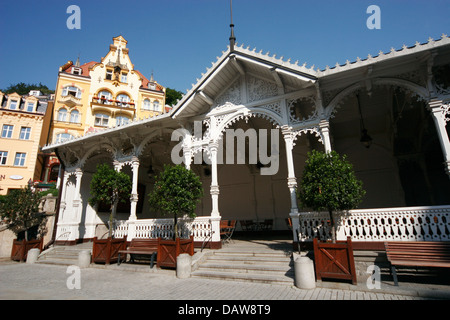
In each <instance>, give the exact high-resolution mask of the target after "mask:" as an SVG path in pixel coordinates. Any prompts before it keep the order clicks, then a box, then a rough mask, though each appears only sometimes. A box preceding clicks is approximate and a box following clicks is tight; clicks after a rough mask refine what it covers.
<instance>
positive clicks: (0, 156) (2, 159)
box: [0, 151, 8, 166]
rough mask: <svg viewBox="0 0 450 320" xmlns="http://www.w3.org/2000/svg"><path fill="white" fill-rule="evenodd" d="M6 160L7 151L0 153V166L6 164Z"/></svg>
mask: <svg viewBox="0 0 450 320" xmlns="http://www.w3.org/2000/svg"><path fill="white" fill-rule="evenodd" d="M7 159H8V151H0V166H4V165H5V164H6V160H7Z"/></svg>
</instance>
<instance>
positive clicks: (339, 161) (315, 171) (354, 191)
mask: <svg viewBox="0 0 450 320" xmlns="http://www.w3.org/2000/svg"><path fill="white" fill-rule="evenodd" d="M365 193H366V192H365V191H364V190H363V187H362V182H361V181H360V180H358V179H357V178H356V176H355V173H354V171H353V166H352V165H351V164H350V163H349V162H348V161H347V157H346V156H345V155H343V156H342V157H341V156H340V155H339V154H338V153H337V152H336V151H331V152H319V151H316V150H313V151H312V152H310V153H308V159H307V160H306V166H305V169H304V171H303V177H302V180H301V183H300V189H299V191H298V197H299V199H300V201H301V204H302V205H303V206H306V207H309V208H312V209H313V210H317V211H319V210H327V211H328V212H329V213H330V221H331V226H332V232H331V234H332V240H333V242H336V226H335V219H334V217H333V212H334V211H343V210H350V209H354V208H356V207H357V206H358V204H359V203H360V202H361V201H362V198H363V197H364V195H365Z"/></svg>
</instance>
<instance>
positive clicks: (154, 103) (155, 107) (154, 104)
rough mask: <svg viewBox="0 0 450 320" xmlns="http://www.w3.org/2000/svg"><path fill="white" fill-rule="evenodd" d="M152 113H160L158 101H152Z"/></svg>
mask: <svg viewBox="0 0 450 320" xmlns="http://www.w3.org/2000/svg"><path fill="white" fill-rule="evenodd" d="M153 111H160V110H159V101H158V100H155V101H153Z"/></svg>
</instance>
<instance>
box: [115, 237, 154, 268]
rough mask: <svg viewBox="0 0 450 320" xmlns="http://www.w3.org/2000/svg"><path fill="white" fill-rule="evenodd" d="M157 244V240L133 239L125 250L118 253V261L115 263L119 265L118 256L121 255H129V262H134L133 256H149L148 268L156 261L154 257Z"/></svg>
mask: <svg viewBox="0 0 450 320" xmlns="http://www.w3.org/2000/svg"><path fill="white" fill-rule="evenodd" d="M158 243H159V239H133V240H131V243H130V245H129V246H128V248H127V249H126V250H120V251H119V260H118V262H117V264H118V265H120V261H121V260H120V256H121V255H122V254H124V255H125V260H126V255H127V254H129V255H130V260H131V262H134V258H135V255H137V256H150V268H153V265H154V263H155V261H156V255H157V253H158Z"/></svg>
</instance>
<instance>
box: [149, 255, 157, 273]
mask: <svg viewBox="0 0 450 320" xmlns="http://www.w3.org/2000/svg"><path fill="white" fill-rule="evenodd" d="M155 255H156V254H155V253H152V257H151V260H150V269H153V264H154V263H155Z"/></svg>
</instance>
